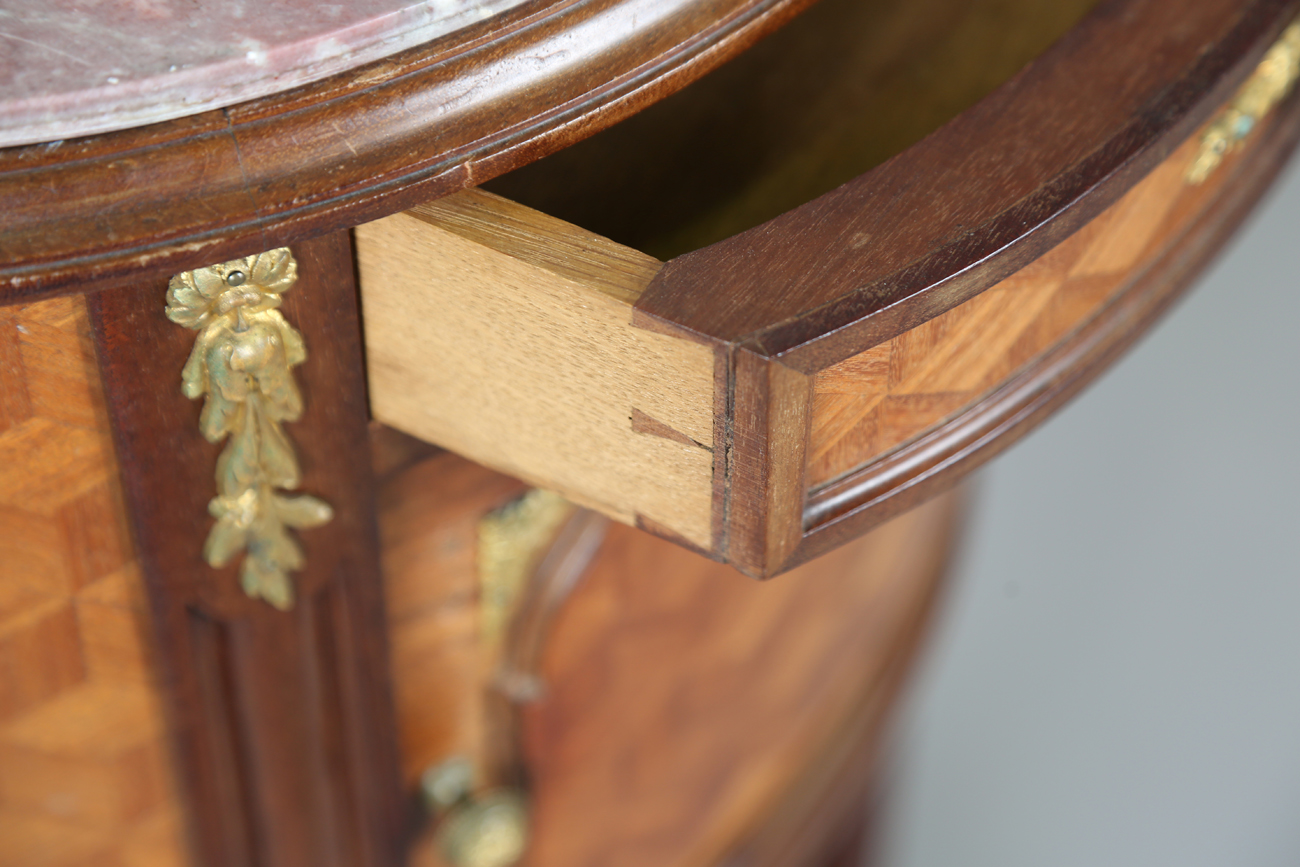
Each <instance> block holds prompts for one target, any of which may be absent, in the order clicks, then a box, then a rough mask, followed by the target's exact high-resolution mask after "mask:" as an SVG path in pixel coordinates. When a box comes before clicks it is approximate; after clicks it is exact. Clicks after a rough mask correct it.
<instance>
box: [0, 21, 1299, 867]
mask: <svg viewBox="0 0 1300 867" xmlns="http://www.w3.org/2000/svg"><path fill="white" fill-rule="evenodd" d="M11 5H13V4H11ZM17 7H18V8H17V9H16V13H15V14H14V15H13V16H12V17H13V20H14V21H15V22H18V23H17V24H16V25H15V26H14V27H12V28H9V27H7V29H8V30H11V31H12V32H10V33H7V34H6V37H8V41H7V42H6V43H5V45H6V50H7V51H9V53H8V54H7V55H3V56H0V70H3V71H4V74H5V76H6V81H7V82H8V86H7V87H6V89H5V92H4V94H3V95H0V214H3V218H2V221H0V305H2V306H0V492H2V493H0V498H2V499H0V558H2V559H0V862H3V863H4V864H15V865H24V867H27V865H31V867H76V865H91V864H94V865H104V864H112V865H118V864H120V865H123V867H145V865H147V867H398V865H403V867H406V865H409V867H449V865H450V867H509V865H514V864H519V865H528V867H606V865H619V867H640V865H645V867H722V865H753V867H767V865H770V867H797V865H806V867H831V865H848V864H852V863H857V861H856V858H857V850H858V848H859V847H860V843H861V840H862V839H863V836H864V834H865V833H866V826H867V821H868V813H869V804H870V802H871V799H872V796H873V791H874V782H873V780H874V777H875V773H874V769H875V767H876V765H877V763H878V761H879V759H880V749H881V742H882V732H883V731H884V728H885V726H886V725H887V723H888V721H889V718H890V711H891V708H892V706H893V705H894V703H895V699H896V697H897V695H898V693H899V689H900V687H901V685H902V684H904V683H905V682H906V679H907V676H908V673H909V670H910V666H911V662H912V660H913V658H914V656H915V654H916V651H917V650H918V648H920V647H921V646H923V644H924V640H925V637H926V629H927V624H928V622H929V615H930V612H931V609H932V607H933V603H934V601H935V599H936V598H937V596H938V593H939V591H940V589H941V587H942V582H943V578H944V575H945V573H946V571H947V567H948V565H949V561H950V558H951V555H952V553H953V552H954V550H955V546H956V544H957V541H958V537H959V535H960V532H961V528H962V525H963V516H964V515H965V513H966V511H967V507H968V505H969V502H968V498H967V497H966V496H965V494H963V489H962V487H961V485H960V483H961V481H962V480H963V479H964V478H965V477H966V476H967V475H969V474H970V473H971V472H973V471H974V470H975V469H976V468H978V467H979V466H980V465H981V464H983V463H984V462H985V461H987V460H989V459H990V458H991V457H993V456H994V455H996V454H998V453H999V452H1000V451H1002V450H1003V449H1005V448H1007V447H1008V446H1010V445H1012V444H1013V443H1014V442H1015V441H1016V440H1017V439H1018V438H1019V437H1021V436H1023V435H1024V434H1025V433H1027V432H1028V431H1029V430H1031V429H1032V428H1033V427H1034V426H1035V425H1037V424H1038V423H1039V422H1041V421H1042V420H1043V419H1045V418H1046V417H1047V416H1048V415H1050V414H1051V413H1052V412H1053V411H1054V410H1055V409H1056V408H1058V407H1060V406H1061V405H1062V404H1063V403H1064V402H1065V401H1067V400H1068V399H1069V398H1070V397H1071V396H1073V395H1074V394H1076V393H1077V392H1078V391H1079V390H1080V389H1081V388H1083V387H1084V386H1085V385H1086V384H1087V383H1088V382H1089V381H1090V380H1091V379H1092V378H1093V377H1094V376H1096V375H1097V374H1098V373H1099V372H1101V371H1102V370H1104V369H1105V368H1106V367H1107V366H1108V365H1109V364H1111V363H1112V362H1113V361H1115V360H1116V359H1117V358H1118V357H1119V356H1120V355H1121V354H1122V353H1123V351H1124V350H1125V349H1126V348H1127V347H1128V346H1129V345H1130V344H1131V343H1132V342H1133V341H1134V340H1135V339H1137V338H1138V337H1139V336H1140V335H1141V334H1142V333H1143V332H1144V331H1145V330H1146V329H1147V328H1148V327H1149V326H1150V325H1151V324H1152V323H1153V322H1154V321H1155V319H1156V318H1157V317H1159V316H1160V314H1161V313H1162V312H1163V311H1164V310H1165V309H1166V308H1167V307H1168V306H1169V304H1170V302H1172V301H1173V300H1174V299H1175V298H1176V297H1178V295H1179V293H1180V292H1181V291H1182V290H1183V289H1185V288H1186V287H1187V286H1188V285H1190V284H1191V282H1192V281H1193V280H1194V278H1195V277H1196V275H1197V274H1198V273H1199V271H1200V270H1201V269H1202V268H1203V267H1204V266H1205V265H1206V263H1208V262H1209V261H1210V259H1211V258H1212V257H1213V256H1214V254H1215V252H1216V251H1217V250H1218V249H1219V247H1220V246H1221V245H1222V244H1223V243H1224V241H1226V239H1227V238H1228V237H1229V236H1230V235H1231V233H1232V231H1233V229H1234V228H1235V227H1236V226H1237V225H1238V224H1239V223H1240V222H1241V220H1242V219H1243V218H1244V217H1245V215H1246V214H1247V213H1248V212H1249V211H1250V209H1251V207H1252V206H1253V205H1254V203H1255V202H1256V200H1257V199H1258V198H1259V197H1260V195H1261V194H1262V193H1263V192H1264V191H1265V190H1266V189H1267V188H1268V186H1269V184H1270V182H1271V181H1272V180H1273V178H1274V176H1275V175H1276V173H1277V172H1278V170H1279V169H1280V167H1281V166H1282V165H1283V163H1284V162H1285V160H1286V159H1287V157H1288V156H1289V155H1290V153H1291V151H1292V149H1293V147H1294V145H1295V143H1296V140H1297V137H1298V136H1300V102H1298V101H1297V100H1298V98H1297V97H1296V96H1295V95H1294V93H1293V90H1294V88H1293V85H1294V82H1295V80H1296V78H1297V77H1300V23H1295V22H1296V21H1297V16H1300V0H1069V2H1063V3H1055V4H1044V3H1038V2H1032V0H1009V2H1007V0H999V2H993V0H976V2H973V3H972V2H959V0H924V2H915V0H906V2H904V0H872V2H862V0H821V2H818V3H816V4H813V3H811V2H807V0H449V2H436V3H435V2H427V3H416V4H405V3H401V2H396V0H368V2H364V3H362V2H358V3H352V4H345V5H343V6H329V7H321V8H320V9H319V10H316V11H315V12H314V13H313V14H312V15H308V16H304V15H303V14H302V10H301V9H299V8H298V6H296V5H294V4H291V3H288V2H285V0H274V2H268V3H264V4H262V5H261V6H260V7H259V8H258V9H257V10H256V12H255V13H254V12H249V13H248V16H243V15H241V14H240V12H239V9H238V8H237V7H235V6H220V7H219V8H218V7H216V6H214V8H213V9H202V10H196V11H184V12H182V11H179V10H178V11H176V12H175V14H174V15H170V16H168V15H155V16H153V17H149V16H147V15H146V14H145V12H143V11H123V10H121V9H118V8H117V7H114V9H113V10H111V11H100V10H99V9H98V7H97V8H96V9H95V10H92V11H88V12H80V13H72V12H64V11H59V10H53V11H51V10H47V9H45V8H44V7H43V5H42V4H39V3H35V2H32V0H20V2H19V3H18V4H17ZM76 16H80V17H76ZM767 579H770V580H767Z"/></svg>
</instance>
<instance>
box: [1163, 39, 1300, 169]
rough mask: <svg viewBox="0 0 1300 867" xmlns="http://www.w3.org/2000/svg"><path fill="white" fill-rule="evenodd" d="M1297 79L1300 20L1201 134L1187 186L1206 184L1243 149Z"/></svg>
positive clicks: (1270, 50) (1274, 44)
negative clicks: (1208, 179)
mask: <svg viewBox="0 0 1300 867" xmlns="http://www.w3.org/2000/svg"><path fill="white" fill-rule="evenodd" d="M1297 78H1300V21H1298V22H1296V23H1294V24H1292V25H1290V26H1289V27H1287V29H1286V30H1284V31H1282V35H1281V36H1280V37H1278V40H1277V42H1274V43H1273V45H1272V47H1270V48H1269V49H1268V52H1267V53H1265V55H1264V59H1263V60H1261V61H1260V62H1259V66H1257V67H1255V71H1254V72H1252V73H1251V75H1250V78H1248V79H1246V83H1245V84H1243V85H1242V86H1241V87H1240V88H1239V89H1238V90H1237V93H1236V95H1234V96H1233V97H1232V102H1231V103H1229V104H1228V107H1227V108H1225V109H1224V110H1223V112H1222V113H1221V114H1220V115H1219V116H1218V117H1216V118H1215V119H1214V122H1213V123H1211V124H1210V125H1209V126H1208V127H1206V129H1205V132H1203V133H1201V146H1200V149H1199V150H1198V151H1197V153H1196V160H1195V161H1194V162H1193V163H1192V167H1191V168H1190V169H1188V170H1187V181H1188V183H1191V184H1201V183H1204V182H1205V180H1206V178H1208V177H1209V176H1210V175H1211V174H1213V172H1214V170H1215V169H1216V168H1218V167H1219V164H1220V163H1221V162H1223V158H1224V157H1225V156H1227V155H1228V154H1229V153H1231V152H1232V151H1234V150H1236V149H1237V148H1238V147H1240V146H1241V143H1242V141H1244V140H1245V138H1246V136H1248V135H1250V132H1251V130H1253V129H1254V128H1255V126H1256V125H1257V124H1258V123H1259V122H1260V121H1261V120H1262V119H1263V118H1264V116H1265V115H1266V114H1268V113H1269V112H1270V111H1272V109H1273V107H1274V106H1275V105H1277V104H1278V103H1279V102H1281V101H1282V100H1283V99H1284V98H1285V97H1286V95H1287V94H1288V93H1290V92H1291V88H1293V87H1294V86H1295V83H1296V79H1297Z"/></svg>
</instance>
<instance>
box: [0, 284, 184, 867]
mask: <svg viewBox="0 0 1300 867" xmlns="http://www.w3.org/2000/svg"><path fill="white" fill-rule="evenodd" d="M101 404H102V397H101V395H100V388H99V379H98V374H97V372H96V368H95V360H94V351H93V349H92V348H91V344H90V336H89V324H88V321H87V319H86V313H85V303H84V301H83V300H82V299H81V298H62V299H56V300H52V301H44V302H40V303H37V304H31V305H27V306H25V307H6V308H0V861H2V862H3V863H5V864H13V865H15V867H16V865H23V867H88V865H92V864H93V865H114V867H116V865H123V867H180V865H183V864H185V863H186V859H185V853H184V850H183V846H182V840H181V820H180V813H179V810H178V805H177V801H176V796H175V793H174V789H173V781H172V770H171V762H170V750H169V745H168V739H167V733H166V730H165V725H164V718H163V713H162V706H161V699H160V695H159V687H158V684H157V682H156V680H155V678H154V673H153V670H152V668H151V665H150V659H149V650H148V641H147V639H146V636H147V635H148V630H149V625H148V614H147V611H146V607H145V600H144V596H143V587H142V585H141V581H140V575H139V572H138V571H137V567H136V563H135V555H134V553H133V551H132V547H131V541H130V536H129V534H128V532H127V530H126V526H125V522H124V518H123V513H122V505H121V497H120V494H119V491H118V477H117V472H118V470H117V464H116V461H115V459H114V456H113V446H112V442H111V441H110V439H109V433H108V430H107V427H106V422H105V420H104V418H103V409H102V405H101Z"/></svg>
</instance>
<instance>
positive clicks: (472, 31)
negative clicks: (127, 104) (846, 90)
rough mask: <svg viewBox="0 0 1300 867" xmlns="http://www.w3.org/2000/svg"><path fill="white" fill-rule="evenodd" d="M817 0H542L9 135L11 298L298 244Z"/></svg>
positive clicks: (0, 252) (643, 87)
mask: <svg viewBox="0 0 1300 867" xmlns="http://www.w3.org/2000/svg"><path fill="white" fill-rule="evenodd" d="M809 2H811V0H558V2H557V0H535V2H530V3H525V4H523V5H522V6H520V7H519V8H518V9H515V10H512V11H510V12H508V13H506V14H504V15H502V16H498V17H496V18H493V19H490V20H488V21H485V22H483V23H481V24H478V25H475V26H473V27H469V28H466V29H465V30H462V31H459V32H457V33H454V34H451V35H449V36H447V37H444V38H442V39H439V40H435V41H433V42H431V43H429V44H427V45H424V46H421V47H419V48H415V49H411V50H408V51H406V52H403V53H401V54H398V55H395V56H394V57H392V58H389V59H386V60H382V61H379V62H377V63H374V64H370V65H368V66H365V67H362V68H360V69H357V70H353V71H350V72H347V73H343V74H340V75H337V76H334V77H332V78H330V79H327V80H325V81H322V82H319V83H316V84H312V85H308V86H305V87H302V88H298V89H295V90H293V91H289V92H287V93H285V94H281V95H278V96H273V97H267V98H265V99H260V100H256V101H252V102H248V103H244V104H241V105H236V106H232V107H230V108H227V109H222V110H218V111H211V112H207V113H204V114H200V115H196V116H193V117H188V118H181V119H178V120H174V121H168V122H165V123H159V124H154V125H151V126H147V127H142V128H140V129H135V130H127V131H123V132H118V133H109V134H105V135H99V136H90V137H86V138H82V139H77V140H71V141H64V142H50V143H47V144H40V145H31V146H24V147H15V148H8V149H4V150H0V214H3V216H2V217H0V225H2V226H3V230H2V231H0V303H12V302H16V301H19V300H34V299H36V298H40V297H43V296H48V295H52V294H57V293H71V292H85V291H89V290H92V289H96V288H102V287H104V286H107V285H113V284H118V283H122V282H126V281H130V280H139V279H142V278H145V277H149V276H158V275H169V274H172V273H175V272H178V271H182V270H186V269H190V268H195V267H201V266H204V265H208V264H211V263H213V262H220V261H225V260H228V259H232V258H235V257H237V256H244V255H249V254H252V253H255V252H258V251H261V250H266V249H270V248H273V247H277V246H282V245H285V244H291V243H295V242H297V241H299V240H301V239H303V238H308V237H312V236H315V235H319V234H322V233H325V232H328V231H332V230H336V229H341V228H347V227H350V226H354V225H356V224H358V223H363V222H366V221H368V220H373V219H376V218H378V217H382V216H385V215H387V214H390V213H393V212H395V211H399V210H403V209H405V208H409V207H412V206H414V205H416V204H419V203H421V202H425V201H428V200H431V199H435V198H438V197H439V196H442V195H446V194H447V193H450V192H453V191H455V190H458V189H461V188H463V187H467V186H473V185H475V184H477V183H480V182H482V181H483V180H486V179H488V178H490V177H493V176H495V175H498V174H501V173H502V172H506V171H509V170H510V169H512V168H514V167H516V166H519V165H522V164H524V163H527V162H530V161H532V160H535V159H537V158H538V157H541V156H543V155H545V154H546V153H549V152H551V151H554V150H557V149H559V148H562V147H564V146H566V145H568V144H571V143H572V142H574V141H576V140H578V139H581V138H583V137H585V136H588V135H590V134H591V133H593V132H595V131H597V130H599V129H601V128H602V127H605V126H608V125H609V124H612V123H614V122H616V121H618V120H620V119H621V118H623V117H626V116H628V115H630V114H632V113H634V112H636V111H638V110H640V109H641V108H643V107H644V106H645V105H647V104H648V103H651V102H653V101H655V100H657V99H660V98H662V97H663V96H665V95H666V94H668V93H671V92H672V91H674V90H676V89H679V88H681V87H682V86H684V85H685V84H687V83H688V82H690V81H691V80H693V79H695V78H697V77H698V76H700V75H702V74H703V73H705V72H707V71H708V70H710V69H712V68H713V67H715V66H717V65H718V64H719V63H721V62H723V61H724V60H726V59H727V58H729V57H731V56H733V55H734V54H736V53H738V52H740V51H742V50H743V49H745V48H746V47H748V46H749V45H750V44H752V43H753V42H754V41H755V40H756V39H758V38H759V37H760V36H762V35H763V34H765V33H767V32H769V31H770V30H772V29H775V28H776V27H778V26H779V25H780V24H782V23H783V22H784V21H785V20H786V19H788V18H789V17H790V16H792V15H793V14H795V13H796V12H797V11H799V10H800V9H801V8H803V7H804V6H806V5H808V3H809Z"/></svg>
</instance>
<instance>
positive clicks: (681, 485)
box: [356, 191, 714, 548]
mask: <svg viewBox="0 0 1300 867" xmlns="http://www.w3.org/2000/svg"><path fill="white" fill-rule="evenodd" d="M356 239H357V260H358V264H359V269H360V275H361V292H362V306H363V314H364V321H365V328H366V348H367V350H366V351H367V363H368V367H369V376H370V392H371V405H372V409H373V412H374V415H375V418H376V419H378V420H379V421H382V422H384V423H385V424H388V425H391V426H393V427H396V428H398V429H400V430H403V431H406V432H407V433H410V434H412V435H414V436H418V437H420V438H421V439H424V440H427V441H429V442H432V443H435V444H437V445H440V446H443V447H445V448H448V449H451V450H453V451H456V452H459V453H460V454H463V455H465V456H467V457H470V458H473V459H474V460H476V461H478V462H480V463H483V464H485V465H487V466H490V467H493V468H495V469H498V470H501V471H503V472H507V473H510V474H511V475H515V476H518V477H519V478H522V479H525V480H527V481H529V482H531V483H533V484H535V485H537V486H539V487H544V488H549V489H552V490H556V491H559V492H560V493H562V494H564V495H565V496H567V497H569V498H570V499H572V500H573V501H574V502H577V503H579V504H582V505H585V506H589V507H591V508H593V509H596V510H597V511H600V512H603V513H605V514H607V515H609V516H611V517H613V518H615V519H616V520H619V521H623V522H625V523H629V524H635V523H637V521H638V519H642V518H643V519H646V520H647V521H649V522H652V523H653V524H655V525H659V526H661V527H664V528H666V529H667V530H669V531H671V532H673V533H676V534H677V535H679V536H681V537H683V538H684V539H686V540H688V541H689V542H691V543H693V544H695V545H697V546H699V547H701V548H710V547H711V546H712V545H711V543H712V523H711V509H712V476H713V453H712V447H713V423H714V419H713V354H712V351H711V350H710V349H708V348H707V347H705V346H703V345H701V344H698V343H694V342H692V341H688V340H684V339H679V338H675V337H670V336H667V335H664V334H660V333H656V332H651V331H647V330H644V329H640V328H634V327H633V326H632V325H631V319H632V306H631V305H632V302H634V301H635V300H636V298H637V297H638V296H639V294H640V292H641V290H642V289H643V288H644V286H645V285H646V283H647V282H648V281H649V280H650V278H651V277H652V276H653V275H654V274H655V272H656V271H657V270H658V268H659V264H660V263H658V262H657V261H655V260H654V259H651V258H650V257H648V256H645V255H643V254H641V253H638V252H636V251H635V250H631V249H628V248H626V247H622V246H619V245H617V244H614V243H612V242H610V241H607V240H605V239H603V238H598V237H596V236H593V235H591V234H590V233H588V232H584V231H582V230H581V229H578V228H577V227H574V226H570V225H569V224H566V223H563V222H562V221H559V220H555V219H553V218H550V217H547V216H545V215H542V214H538V213H536V212H533V211H530V210H529V209H527V208H523V207H521V206H518V205H515V204H513V203H511V202H508V201H506V200H504V199H500V198H498V197H495V196H491V195H489V194H487V193H483V192H479V191H468V192H465V193H459V194H457V195H455V196H451V197H449V198H447V199H443V200H440V201H438V202H435V203H433V204H432V205H428V206H423V207H421V208H419V209H416V210H415V211H412V212H408V213H406V214H398V215H396V216H393V217H388V218H386V219H384V220H380V221H377V222H375V223H370V224H368V225H365V226H360V227H358V228H357V230H356ZM634 415H636V416H637V417H638V418H643V417H645V416H648V417H650V418H651V419H653V420H654V421H655V422H658V423H659V426H658V427H656V426H654V425H647V424H645V423H644V421H643V422H642V423H641V424H639V425H637V426H636V427H635V428H634V425H633V417H634ZM664 426H666V427H667V428H669V429H671V431H666V432H665V431H664V430H663V428H664ZM673 432H676V434H678V435H677V436H671V435H664V434H665V433H669V434H671V433H673Z"/></svg>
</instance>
